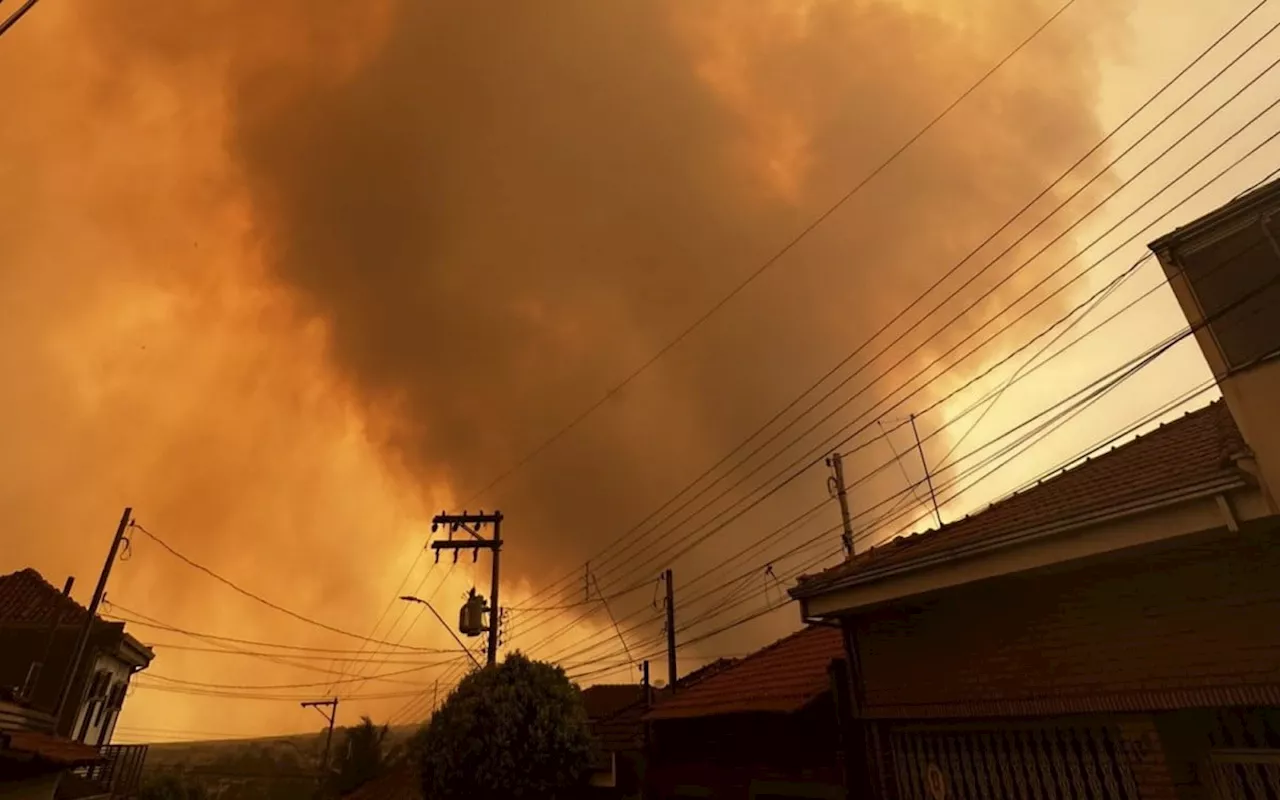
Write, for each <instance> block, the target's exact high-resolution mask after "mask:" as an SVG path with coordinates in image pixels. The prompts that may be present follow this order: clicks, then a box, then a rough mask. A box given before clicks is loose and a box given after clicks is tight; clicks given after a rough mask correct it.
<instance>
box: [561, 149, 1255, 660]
mask: <svg viewBox="0 0 1280 800" xmlns="http://www.w3.org/2000/svg"><path fill="white" fill-rule="evenodd" d="M1247 157H1248V154H1246V155H1245V156H1243V157H1242V158H1247ZM1247 252H1248V251H1242V252H1240V253H1236V254H1235V255H1233V256H1232V257H1230V258H1229V259H1227V260H1226V261H1224V263H1223V264H1222V265H1219V267H1215V271H1216V270H1217V269H1222V268H1225V267H1226V266H1228V265H1229V264H1230V263H1233V262H1234V261H1236V260H1238V258H1240V257H1241V256H1243V255H1246V254H1247ZM1146 258H1147V257H1144V258H1143V259H1141V260H1139V262H1138V264H1140V263H1143V262H1144V261H1145V260H1146ZM1136 266H1137V265H1136V264H1135V267H1136ZM1124 277H1125V275H1122V276H1120V278H1119V279H1118V280H1120V279H1123V278H1124ZM1163 285H1164V283H1163V281H1161V282H1159V283H1157V285H1156V286H1155V287H1152V289H1150V290H1148V291H1147V292H1145V293H1143V295H1141V296H1140V297H1138V298H1136V299H1135V300H1133V301H1131V302H1130V303H1129V304H1127V305H1126V306H1125V307H1124V308H1122V309H1121V310H1120V311H1118V312H1116V313H1115V314H1112V315H1111V316H1110V317H1108V318H1107V319H1105V320H1103V321H1102V322H1101V323H1099V324H1098V325H1095V326H1094V327H1093V328H1091V329H1090V330H1089V331H1087V332H1086V333H1084V334H1082V335H1081V336H1080V337H1077V338H1076V339H1075V340H1074V341H1072V342H1071V343H1069V344H1067V345H1066V346H1064V347H1063V348H1062V349H1061V350H1059V351H1058V352H1056V353H1054V354H1052V355H1051V356H1050V359H1052V358H1056V357H1057V356H1059V355H1061V354H1062V352H1064V351H1065V350H1066V349H1068V348H1070V347H1072V346H1074V345H1075V344H1076V343H1078V342H1080V341H1082V340H1083V339H1084V338H1086V337H1087V336H1089V335H1091V334H1093V333H1095V332H1096V331H1098V330H1100V329H1101V328H1102V327H1103V326H1105V325H1106V324H1108V323H1109V322H1111V321H1112V320H1114V319H1116V318H1117V317H1119V316H1120V315H1121V314H1123V313H1125V312H1127V311H1128V310H1130V309H1132V308H1133V307H1134V306H1136V305H1137V304H1138V303H1139V302H1141V301H1142V300H1143V299H1145V298H1146V297H1149V296H1150V295H1151V294H1152V293H1153V292H1154V291H1155V290H1156V289H1157V288H1160V287H1161V286H1163ZM1110 288H1111V287H1110V286H1108V287H1103V290H1102V291H1109V289H1110ZM1262 288H1265V287H1262ZM1261 290H1262V289H1261V288H1260V289H1257V290H1255V291H1254V292H1251V293H1250V294H1249V295H1246V297H1245V298H1242V299H1241V300H1240V301H1237V302H1238V303H1239V302H1243V300H1244V299H1247V297H1248V296H1251V295H1253V294H1256V293H1257V292H1258V291H1261ZM1086 302H1088V301H1086ZM1234 305H1235V304H1233V306H1232V307H1234ZM1229 310H1230V308H1228V309H1224V310H1223V311H1222V312H1220V314H1225V313H1226V312H1227V311H1229ZM1072 314H1074V310H1073V311H1072ZM1070 316H1071V315H1070V314H1069V315H1068V317H1070ZM1205 324H1207V321H1206V323H1205ZM1193 332H1194V329H1193V328H1183V329H1181V330H1180V331H1179V332H1177V333H1175V334H1172V335H1171V336H1169V337H1166V338H1165V339H1163V340H1161V341H1160V342H1158V343H1157V344H1156V345H1153V346H1152V347H1151V348H1148V349H1147V350H1146V351H1144V352H1143V353H1142V354H1140V355H1139V356H1138V357H1136V358H1135V359H1132V360H1130V361H1129V362H1127V364H1126V365H1122V366H1121V367H1119V368H1117V369H1116V370H1113V371H1112V372H1111V373H1109V374H1108V376H1104V377H1103V378H1101V379H1099V380H1098V381H1095V382H1094V383H1093V384H1090V386H1094V385H1098V384H1099V382H1101V381H1105V380H1107V379H1109V377H1110V376H1117V375H1121V376H1122V378H1121V379H1127V378H1128V377H1130V376H1131V375H1132V374H1133V373H1136V371H1137V370H1138V369H1141V368H1142V366H1145V365H1146V364H1147V363H1150V361H1152V360H1154V359H1155V358H1157V357H1158V356H1159V355H1160V354H1162V353H1163V352H1166V351H1167V350H1168V349H1169V348H1171V347H1172V346H1173V345H1175V344H1177V343H1178V342H1179V341H1182V340H1185V339H1186V338H1187V337H1189V336H1190V335H1191V334H1192V333H1193ZM1046 363H1048V361H1045V362H1042V363H1041V364H1037V365H1036V366H1035V367H1033V368H1032V371H1034V370H1035V369H1039V368H1040V367H1043V366H1044V365H1045V364H1046ZM1125 370H1132V372H1130V373H1129V374H1128V375H1123V373H1124V371H1125ZM1112 385H1114V384H1112ZM962 388H963V387H962ZM1088 388H1089V387H1086V389H1088ZM1109 390H1110V389H1109V388H1108V389H1106V391H1109ZM1081 391H1082V392H1083V391H1085V390H1081ZM1200 391H1203V390H1200ZM1077 394H1080V393H1079V392H1078V393H1077ZM1073 397H1074V395H1073ZM1097 398H1098V396H1097V395H1095V396H1094V397H1093V399H1092V400H1090V401H1089V402H1090V403H1091V402H1094V401H1096V399H1097ZM985 399H986V398H979V399H978V400H977V401H976V402H975V403H974V404H972V405H971V406H969V408H967V409H965V410H964V411H962V412H960V413H959V414H957V415H956V416H955V417H954V418H953V419H952V420H951V421H950V422H949V423H948V424H954V423H957V422H959V421H960V420H961V419H963V417H965V416H967V415H968V414H969V413H970V412H971V411H972V410H974V409H976V408H977V407H979V406H981V405H982V404H983V403H984V402H985ZM1070 399H1071V398H1070V397H1069V398H1066V400H1070ZM1061 402H1065V400H1064V401H1061ZM1055 407H1056V406H1055ZM1049 410H1052V407H1051V409H1049ZM1047 412H1048V410H1046V412H1041V414H1038V415H1036V416H1035V417H1032V419H1031V420H1028V421H1027V422H1024V423H1020V424H1019V425H1017V426H1015V427H1014V428H1013V429H1012V430H1010V431H1007V432H1006V433H1004V434H1001V435H1000V436H997V437H995V439H993V440H992V443H995V442H999V441H1001V440H1003V439H1004V438H1006V437H1007V436H1009V435H1010V434H1012V433H1014V432H1016V431H1017V430H1018V429H1020V428H1022V427H1024V426H1025V425H1027V424H1029V423H1030V422H1031V421H1033V420H1034V419H1035V418H1036V417H1038V416H1041V415H1042V414H1043V413H1047ZM1075 413H1079V409H1078V410H1076V411H1074V412H1072V415H1074V414H1075ZM1051 424H1054V425H1055V426H1056V425H1058V424H1061V422H1060V421H1051ZM944 427H946V426H944ZM1043 428H1044V426H1042V427H1041V428H1040V429H1038V430H1037V431H1032V435H1034V434H1036V433H1038V432H1039V430H1043ZM941 430H942V428H940V429H938V430H936V431H934V432H933V433H931V434H930V435H929V437H927V438H932V437H933V436H935V435H938V434H939V433H940V432H941ZM1017 444H1018V443H1015V446H1016V445H1017ZM985 448H986V446H985V445H984V446H983V447H981V448H978V449H977V450H975V451H973V452H971V453H969V454H966V455H965V456H963V457H961V459H959V460H958V461H963V460H965V459H967V458H969V457H971V456H973V455H975V454H977V453H978V452H980V451H981V450H983V449H985ZM1007 451H1008V448H1006V449H1005V450H1003V451H1001V453H997V454H995V456H991V457H988V458H987V459H984V461H983V462H982V463H980V464H979V465H976V466H975V467H973V468H970V469H967V470H966V471H965V472H964V473H962V474H961V475H960V476H957V478H956V480H959V479H962V478H963V477H964V476H966V475H968V474H969V473H970V472H971V471H972V470H974V469H980V468H981V467H982V466H983V464H986V463H988V462H989V461H990V460H991V458H995V457H999V456H1000V455H1002V454H1003V453H1004V452H1007ZM958 461H957V462H949V463H943V464H942V465H941V468H942V469H950V468H952V466H953V464H955V463H958ZM886 466H888V462H886V464H882V465H881V467H879V468H877V469H876V470H872V471H871V472H869V473H868V474H867V475H864V476H863V477H862V478H860V479H858V480H857V481H855V482H854V484H853V485H854V486H856V485H857V484H859V483H861V482H862V481H863V480H866V479H868V478H869V477H871V476H872V475H874V474H875V473H876V472H879V471H880V470H882V469H884V468H885V467H886ZM984 479H985V476H984V477H983V478H980V479H979V480H978V481H977V482H980V481H981V480H984ZM954 482H955V481H954V480H953V481H951V482H948V484H947V485H948V486H950V485H954ZM913 488H914V487H913V486H912V487H908V488H907V489H904V490H902V491H901V492H899V493H898V494H897V495H896V497H905V496H906V495H907V494H908V492H910V491H911V490H912V489H913ZM967 488H968V487H966V491H967ZM893 500H894V496H891V497H890V498H888V499H886V500H885V501H882V502H881V503H879V504H877V506H879V505H885V504H888V503H890V502H892V501H893ZM877 506H873V507H871V508H869V509H867V510H865V511H863V512H860V513H859V514H858V515H857V516H858V517H861V516H864V515H866V514H869V513H870V512H872V511H874V510H875V508H876V507H877ZM892 513H893V512H892V511H891V512H890V514H892ZM927 515H928V511H927V510H926V513H925V516H927ZM883 519H884V518H883V517H882V518H881V519H879V520H876V521H875V522H873V523H871V525H870V526H869V527H868V529H867V530H865V531H864V532H863V533H861V534H859V535H858V536H857V537H855V538H857V539H862V538H865V536H867V535H869V534H870V533H871V532H872V531H874V530H876V529H877V528H878V526H879V524H880V523H881V522H882V521H883ZM919 519H920V518H917V520H916V521H917V522H918V521H919ZM912 524H914V523H912ZM839 527H840V526H839V525H836V526H833V527H832V528H831V529H828V530H827V531H824V532H822V533H820V534H819V536H817V537H814V539H811V540H809V542H807V543H803V544H801V545H799V546H797V547H793V548H792V549H791V550H789V551H788V552H787V553H784V554H781V555H774V556H772V557H771V558H772V559H773V560H775V561H776V559H778V558H780V557H785V556H788V555H790V554H792V553H795V552H797V551H799V550H802V549H804V548H805V547H807V546H809V545H811V544H813V543H814V542H817V541H819V540H820V539H822V538H825V537H826V536H829V535H830V533H831V532H832V531H834V530H837V529H838V528H839ZM771 536H772V535H771V534H766V535H765V536H764V537H761V539H760V540H757V542H756V543H755V544H753V545H751V546H749V547H748V548H746V549H744V550H741V551H739V552H738V553H737V554H735V555H733V556H731V557H729V559H728V560H727V561H722V562H721V565H723V564H725V563H730V562H732V561H734V560H736V559H737V558H739V557H741V556H743V555H745V554H746V553H747V552H749V551H750V550H752V549H754V548H755V547H757V546H759V545H760V544H762V543H764V541H766V540H767V539H769V538H771ZM754 569H756V568H752V570H749V571H748V572H747V573H744V575H750V574H751V572H752V571H753V570H754ZM716 571H718V570H717V568H713V569H710V570H707V571H705V572H704V573H702V574H701V575H699V576H697V577H696V578H694V579H693V580H692V581H690V582H689V585H692V584H695V583H697V582H699V581H701V580H702V579H704V578H705V577H708V576H709V575H711V574H713V573H714V572H716ZM736 580H737V579H730V581H728V582H726V583H725V584H722V585H721V587H716V588H713V589H711V590H708V591H707V592H703V593H702V594H700V595H698V596H697V597H695V598H692V599H686V600H685V602H684V604H685V606H686V607H688V606H691V605H693V604H696V603H697V601H698V600H700V599H702V598H704V597H707V596H709V595H710V594H713V593H714V592H715V591H718V590H719V589H720V588H723V587H725V586H728V585H730V584H732V583H734V582H735V581H736ZM630 616H635V615H634V614H632V615H630ZM642 624H643V623H642ZM638 627H640V626H639V625H637V626H633V627H632V628H631V629H630V630H635V629H637V628H638ZM600 635H601V634H597V635H596V636H597V637H598V636H600ZM591 638H592V637H589V638H588V641H590V639H591ZM601 644H602V643H599V642H598V643H596V644H594V645H590V646H589V647H587V648H586V651H589V650H591V649H594V648H596V647H599V646H600V645H601ZM575 652H584V651H583V650H581V649H580V650H579V651H575ZM569 657H572V656H571V655H565V654H564V651H563V650H562V651H560V653H559V654H557V655H554V656H552V658H569Z"/></svg>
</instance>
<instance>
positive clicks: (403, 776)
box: [343, 758, 422, 800]
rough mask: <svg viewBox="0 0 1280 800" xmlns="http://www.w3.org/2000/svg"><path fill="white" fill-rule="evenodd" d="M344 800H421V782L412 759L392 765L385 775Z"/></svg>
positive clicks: (344, 796)
mask: <svg viewBox="0 0 1280 800" xmlns="http://www.w3.org/2000/svg"><path fill="white" fill-rule="evenodd" d="M343 798H344V800H422V782H421V781H419V780H418V770H417V769H416V768H415V767H414V764H413V759H412V758H406V759H404V760H402V761H401V762H400V763H398V764H394V765H392V767H391V768H390V769H388V770H387V772H386V774H385V775H382V776H381V777H378V778H374V779H373V780H371V781H369V782H368V783H366V784H365V785H364V786H361V787H360V788H358V789H356V790H355V791H354V792H351V793H350V794H346V795H343Z"/></svg>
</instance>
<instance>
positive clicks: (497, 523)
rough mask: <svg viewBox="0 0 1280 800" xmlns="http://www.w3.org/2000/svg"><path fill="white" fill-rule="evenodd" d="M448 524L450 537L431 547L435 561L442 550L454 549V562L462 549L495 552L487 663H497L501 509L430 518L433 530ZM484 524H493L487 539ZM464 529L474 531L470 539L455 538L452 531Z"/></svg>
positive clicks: (440, 515)
mask: <svg viewBox="0 0 1280 800" xmlns="http://www.w3.org/2000/svg"><path fill="white" fill-rule="evenodd" d="M442 525H447V526H449V539H448V541H444V542H432V543H431V549H433V550H435V551H436V561H439V560H440V551H441V550H452V551H453V560H454V563H457V561H458V551H459V550H471V551H473V552H474V551H479V550H491V551H492V552H493V573H492V575H491V577H490V585H489V654H488V662H487V663H488V665H489V666H491V667H492V666H493V665H494V664H496V663H498V622H499V619H500V618H501V611H500V606H499V605H498V565H499V562H500V559H499V555H500V554H501V553H502V512H501V511H495V512H493V513H492V514H486V513H484V512H483V511H481V512H480V513H479V514H468V513H467V512H466V511H463V512H462V513H461V514H444V513H441V514H437V515H436V516H435V518H434V519H432V520H431V530H432V531H436V530H439V529H440V526H442ZM485 525H492V526H493V538H492V539H486V538H484V537H483V536H481V535H480V528H482V527H483V526H485ZM459 530H462V531H466V532H467V533H469V534H471V538H470V539H457V540H455V539H454V538H453V534H454V533H456V532H457V531H459Z"/></svg>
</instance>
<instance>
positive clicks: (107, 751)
mask: <svg viewBox="0 0 1280 800" xmlns="http://www.w3.org/2000/svg"><path fill="white" fill-rule="evenodd" d="M98 753H99V754H100V755H101V756H102V760H101V761H99V762H98V763H96V764H94V765H92V766H89V767H83V768H81V769H79V770H76V772H77V773H79V774H80V776H81V777H83V778H85V779H86V780H89V781H92V782H93V783H95V784H97V785H98V786H99V787H101V788H102V789H103V791H106V792H109V793H110V794H111V797H112V798H130V797H133V796H135V795H136V794H137V791H138V785H139V784H140V783H141V781H142V766H143V764H145V763H146V760H147V745H145V744H108V745H103V746H102V747H100V748H98Z"/></svg>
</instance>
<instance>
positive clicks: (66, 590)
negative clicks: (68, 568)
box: [62, 575, 76, 597]
mask: <svg viewBox="0 0 1280 800" xmlns="http://www.w3.org/2000/svg"><path fill="white" fill-rule="evenodd" d="M75 582H76V576H75V575H68V576H67V582H66V583H64V584H62V596H63V597H70V596H71V586H72V584H74V583H75Z"/></svg>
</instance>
